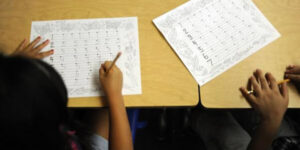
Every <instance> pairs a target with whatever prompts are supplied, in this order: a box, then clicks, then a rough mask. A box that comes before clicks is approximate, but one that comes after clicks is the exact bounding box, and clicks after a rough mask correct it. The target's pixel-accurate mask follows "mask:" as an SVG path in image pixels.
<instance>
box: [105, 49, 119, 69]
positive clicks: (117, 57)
mask: <svg viewBox="0 0 300 150" xmlns="http://www.w3.org/2000/svg"><path fill="white" fill-rule="evenodd" d="M120 56H121V52H119V53H118V54H117V56H116V58H115V59H114V60H113V62H112V63H111V65H110V66H109V68H108V69H107V71H106V72H109V71H110V69H111V68H112V67H113V66H114V65H115V63H116V62H117V60H118V59H119V57H120Z"/></svg>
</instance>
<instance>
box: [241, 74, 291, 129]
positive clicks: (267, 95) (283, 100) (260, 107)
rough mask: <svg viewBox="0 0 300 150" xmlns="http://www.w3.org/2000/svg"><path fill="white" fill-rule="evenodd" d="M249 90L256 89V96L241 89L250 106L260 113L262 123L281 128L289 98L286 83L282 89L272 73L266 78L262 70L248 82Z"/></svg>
mask: <svg viewBox="0 0 300 150" xmlns="http://www.w3.org/2000/svg"><path fill="white" fill-rule="evenodd" d="M247 87H248V90H251V87H253V88H254V91H255V92H254V94H248V93H247V90H246V89H245V88H244V87H241V88H240V91H241V92H242V94H243V96H244V97H245V98H246V100H247V101H248V102H249V104H250V105H251V106H252V107H253V108H254V109H255V110H256V111H258V112H259V113H260V115H261V119H262V123H267V124H269V125H270V126H273V127H274V126H276V127H275V128H277V127H279V125H280V123H281V121H282V118H283V116H284V113H285V111H286V109H287V106H288V102H289V97H288V89H287V85H286V83H283V84H282V85H281V86H280V87H279V86H278V85H277V82H276V80H275V78H274V77H273V76H272V74H271V73H266V75H265V77H264V76H263V73H262V71H261V70H256V71H255V72H254V76H251V78H250V79H249V82H248V86H247Z"/></svg>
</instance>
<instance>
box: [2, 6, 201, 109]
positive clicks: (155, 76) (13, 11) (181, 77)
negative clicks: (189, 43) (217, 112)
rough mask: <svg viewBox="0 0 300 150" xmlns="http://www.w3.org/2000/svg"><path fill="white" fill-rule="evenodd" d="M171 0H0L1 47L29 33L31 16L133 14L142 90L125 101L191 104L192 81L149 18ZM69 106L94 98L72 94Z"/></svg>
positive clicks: (95, 102) (9, 47)
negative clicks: (136, 32) (138, 45)
mask: <svg viewBox="0 0 300 150" xmlns="http://www.w3.org/2000/svg"><path fill="white" fill-rule="evenodd" d="M182 3H184V1H183V0H182V1H174V0H164V1H160V0H86V1H82V0H47V1H44V0H26V1H23V0H22V1H20V0H1V1H0V48H1V49H3V51H5V52H11V51H13V50H14V49H15V47H16V46H17V44H18V43H19V42H20V41H22V39H23V38H25V37H27V38H29V35H30V26H31V21H37V20H57V19H75V18H76V19H81V18H82V19H83V18H105V17H127V16H138V23H139V24H138V25H139V40H140V59H141V74H142V92H143V94H142V95H135V96H125V105H126V106H129V107H137V106H143V107H147V106H151V107H152V106H193V105H196V104H197V103H198V100H199V96H198V87H197V83H196V82H195V80H194V79H193V77H192V76H191V74H190V73H189V72H188V70H187V69H186V68H185V67H184V65H183V64H182V63H181V61H180V60H179V59H178V57H177V55H176V54H175V53H174V51H173V50H172V49H171V48H170V46H169V45H168V43H167V42H166V41H165V40H164V38H163V37H162V36H161V35H160V33H159V32H158V30H157V29H156V28H155V27H154V25H153V23H152V19H154V18H156V17H158V16H160V15H162V14H163V13H165V12H167V11H169V10H171V9H173V8H175V7H176V6H179V5H180V4H182ZM68 105H69V107H97V106H103V105H104V103H103V101H102V100H99V98H97V97H94V98H74V99H70V100H69V104H68Z"/></svg>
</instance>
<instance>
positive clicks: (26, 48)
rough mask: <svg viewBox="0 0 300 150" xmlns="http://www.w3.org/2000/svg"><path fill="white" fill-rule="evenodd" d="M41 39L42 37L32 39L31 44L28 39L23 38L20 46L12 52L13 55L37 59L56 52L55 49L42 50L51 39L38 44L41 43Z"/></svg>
mask: <svg viewBox="0 0 300 150" xmlns="http://www.w3.org/2000/svg"><path fill="white" fill-rule="evenodd" d="M40 40H41V37H37V38H36V39H35V40H34V41H32V42H31V43H29V44H28V41H27V39H25V40H23V41H22V42H21V43H20V44H19V46H18V48H17V49H16V50H15V51H14V52H13V53H12V55H20V56H25V57H30V58H37V59H42V58H44V57H47V56H50V55H52V54H53V52H54V51H53V49H52V50H49V51H46V52H40V51H41V50H42V49H43V48H44V47H46V46H47V45H48V44H49V40H46V41H44V42H43V43H42V44H40V45H37V43H39V41H40ZM36 45H37V46H36Z"/></svg>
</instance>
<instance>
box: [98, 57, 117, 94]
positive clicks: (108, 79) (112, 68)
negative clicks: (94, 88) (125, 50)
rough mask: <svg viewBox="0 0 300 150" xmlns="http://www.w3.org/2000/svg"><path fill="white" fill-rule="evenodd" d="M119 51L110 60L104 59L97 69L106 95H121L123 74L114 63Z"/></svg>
mask: <svg viewBox="0 0 300 150" xmlns="http://www.w3.org/2000/svg"><path fill="white" fill-rule="evenodd" d="M120 56H121V53H118V54H117V56H116V58H115V59H114V60H113V61H112V62H111V61H106V62H105V63H104V64H101V68H100V70H99V76H100V82H101V86H102V88H103V90H104V92H105V93H106V96H109V97H111V96H116V95H117V96H120V95H122V87H123V75H122V72H121V70H120V69H119V68H118V67H117V66H116V65H115V63H116V61H117V60H118V58H119V57H120Z"/></svg>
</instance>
